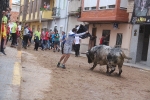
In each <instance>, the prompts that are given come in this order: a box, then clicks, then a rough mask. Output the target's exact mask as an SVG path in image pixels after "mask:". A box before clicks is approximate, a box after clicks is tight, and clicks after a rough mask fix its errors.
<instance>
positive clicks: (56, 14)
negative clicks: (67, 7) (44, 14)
mask: <svg viewBox="0 0 150 100" xmlns="http://www.w3.org/2000/svg"><path fill="white" fill-rule="evenodd" d="M52 17H53V18H59V17H60V8H57V7H54V8H53V9H52Z"/></svg>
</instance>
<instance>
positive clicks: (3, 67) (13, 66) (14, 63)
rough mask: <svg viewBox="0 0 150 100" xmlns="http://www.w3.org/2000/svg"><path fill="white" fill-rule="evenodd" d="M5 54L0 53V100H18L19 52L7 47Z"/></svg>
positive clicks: (19, 77) (19, 78)
mask: <svg viewBox="0 0 150 100" xmlns="http://www.w3.org/2000/svg"><path fill="white" fill-rule="evenodd" d="M5 53H6V54H7V55H6V56H5V55H3V54H2V53H0V100H19V97H20V82H21V65H20V64H21V51H17V50H16V48H10V47H7V48H6V50H5Z"/></svg>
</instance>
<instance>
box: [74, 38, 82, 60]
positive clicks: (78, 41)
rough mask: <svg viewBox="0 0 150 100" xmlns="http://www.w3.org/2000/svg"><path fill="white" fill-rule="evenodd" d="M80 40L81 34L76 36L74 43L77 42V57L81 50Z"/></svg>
mask: <svg viewBox="0 0 150 100" xmlns="http://www.w3.org/2000/svg"><path fill="white" fill-rule="evenodd" d="M80 42H81V38H80V37H79V36H76V37H75V39H74V44H75V57H78V56H79V51H80Z"/></svg>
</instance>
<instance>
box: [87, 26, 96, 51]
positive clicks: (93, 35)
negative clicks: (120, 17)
mask: <svg viewBox="0 0 150 100" xmlns="http://www.w3.org/2000/svg"><path fill="white" fill-rule="evenodd" d="M96 31H97V28H95V27H93V28H92V38H90V40H89V47H88V49H89V50H90V49H91V48H92V47H94V46H95V45H96V38H97V36H96Z"/></svg>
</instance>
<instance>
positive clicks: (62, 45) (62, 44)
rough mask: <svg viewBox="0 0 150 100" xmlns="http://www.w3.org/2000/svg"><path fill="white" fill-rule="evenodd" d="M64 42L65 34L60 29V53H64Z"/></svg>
mask: <svg viewBox="0 0 150 100" xmlns="http://www.w3.org/2000/svg"><path fill="white" fill-rule="evenodd" d="M65 42H66V35H65V32H64V31H62V39H61V52H62V54H63V53H64V44H65Z"/></svg>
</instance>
